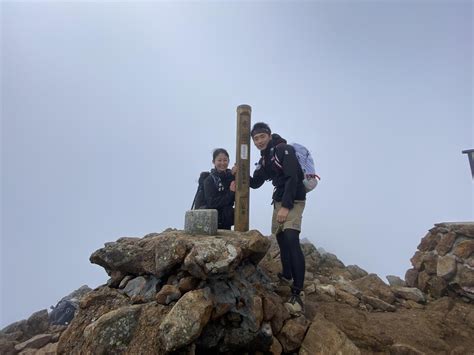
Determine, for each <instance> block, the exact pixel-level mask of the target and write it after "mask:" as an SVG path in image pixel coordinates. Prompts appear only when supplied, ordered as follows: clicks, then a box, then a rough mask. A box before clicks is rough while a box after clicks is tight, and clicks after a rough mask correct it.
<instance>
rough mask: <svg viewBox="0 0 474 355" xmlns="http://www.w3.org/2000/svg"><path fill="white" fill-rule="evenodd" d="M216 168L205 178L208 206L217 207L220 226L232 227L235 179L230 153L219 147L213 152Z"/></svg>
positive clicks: (221, 227)
mask: <svg viewBox="0 0 474 355" xmlns="http://www.w3.org/2000/svg"><path fill="white" fill-rule="evenodd" d="M212 163H213V164H214V169H212V170H211V173H210V174H209V176H208V177H207V178H206V180H204V196H205V199H206V206H207V208H210V209H216V210H217V213H218V228H219V229H230V227H231V226H232V225H233V224H234V201H235V181H234V175H233V174H232V172H231V170H230V169H228V166H229V153H227V151H226V150H225V149H222V148H219V149H216V150H214V152H213V154H212Z"/></svg>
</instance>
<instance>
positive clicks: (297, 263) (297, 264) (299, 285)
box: [283, 229, 305, 294]
mask: <svg viewBox="0 0 474 355" xmlns="http://www.w3.org/2000/svg"><path fill="white" fill-rule="evenodd" d="M283 234H284V237H283V239H284V240H285V242H286V246H287V248H288V259H289V264H290V268H291V275H293V287H292V290H293V293H295V294H296V293H298V294H299V292H300V291H302V290H303V286H304V274H305V259H304V255H303V251H302V250H301V245H300V238H299V235H300V232H299V231H297V230H294V229H285V231H284V232H283Z"/></svg>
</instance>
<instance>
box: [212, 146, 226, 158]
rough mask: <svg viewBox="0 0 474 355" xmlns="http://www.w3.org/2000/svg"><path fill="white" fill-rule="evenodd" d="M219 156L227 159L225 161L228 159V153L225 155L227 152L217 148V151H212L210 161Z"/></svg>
mask: <svg viewBox="0 0 474 355" xmlns="http://www.w3.org/2000/svg"><path fill="white" fill-rule="evenodd" d="M219 154H224V155H225V156H226V157H227V159H230V158H229V153H227V150H225V149H224V148H217V149H214V151H213V152H212V161H214V160H216V158H217V156H218V155H219Z"/></svg>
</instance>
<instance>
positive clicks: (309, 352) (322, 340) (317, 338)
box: [299, 314, 360, 355]
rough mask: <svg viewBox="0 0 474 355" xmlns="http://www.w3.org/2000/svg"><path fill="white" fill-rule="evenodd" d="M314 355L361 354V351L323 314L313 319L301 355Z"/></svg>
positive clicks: (302, 345)
mask: <svg viewBox="0 0 474 355" xmlns="http://www.w3.org/2000/svg"><path fill="white" fill-rule="evenodd" d="M313 354H354V355H356V354H360V351H359V349H358V348H357V346H355V344H354V343H353V342H352V341H351V340H350V339H349V338H348V337H347V335H346V334H345V333H344V332H343V331H341V330H340V329H339V328H338V327H337V326H336V325H335V324H334V323H332V322H330V321H328V320H326V319H325V318H324V316H323V315H322V314H317V315H316V317H315V318H314V319H313V322H312V324H311V326H310V327H309V330H308V333H307V334H306V336H305V338H304V341H303V344H301V349H300V351H299V355H313Z"/></svg>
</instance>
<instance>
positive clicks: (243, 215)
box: [234, 105, 252, 232]
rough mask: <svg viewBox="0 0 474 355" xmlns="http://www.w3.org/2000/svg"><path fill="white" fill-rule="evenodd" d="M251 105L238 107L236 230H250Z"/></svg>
mask: <svg viewBox="0 0 474 355" xmlns="http://www.w3.org/2000/svg"><path fill="white" fill-rule="evenodd" d="M251 113H252V108H251V107H250V106H249V105H240V106H239V107H237V148H236V155H237V159H236V160H235V163H236V165H237V166H238V168H239V170H238V173H237V175H236V177H235V182H236V191H235V215H234V217H235V218H234V219H235V220H234V230H236V231H239V232H246V231H248V230H249V187H250V186H249V183H250V181H249V177H250V116H251Z"/></svg>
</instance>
